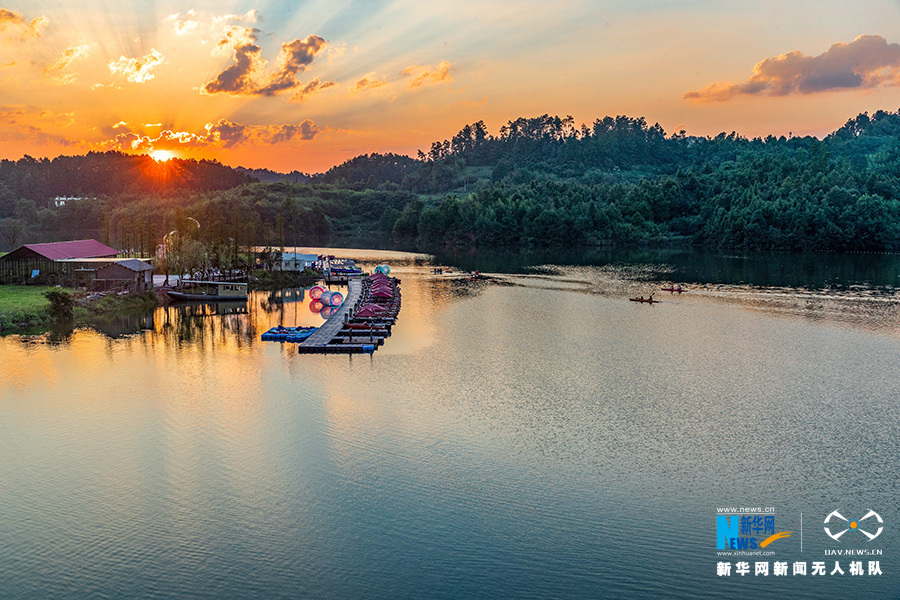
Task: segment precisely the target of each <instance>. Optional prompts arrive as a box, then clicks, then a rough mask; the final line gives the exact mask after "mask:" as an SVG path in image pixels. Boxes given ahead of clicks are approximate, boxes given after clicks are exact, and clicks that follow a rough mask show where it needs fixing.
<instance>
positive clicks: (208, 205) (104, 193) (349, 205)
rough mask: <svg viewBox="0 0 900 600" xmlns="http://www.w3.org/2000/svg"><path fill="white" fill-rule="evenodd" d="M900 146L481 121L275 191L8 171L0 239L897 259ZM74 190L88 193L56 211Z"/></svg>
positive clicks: (887, 127)
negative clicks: (664, 249)
mask: <svg viewBox="0 0 900 600" xmlns="http://www.w3.org/2000/svg"><path fill="white" fill-rule="evenodd" d="M898 139H900V111H898V112H896V113H893V112H885V111H878V112H876V113H874V114H873V115H869V114H866V113H863V114H860V115H857V116H856V117H854V118H852V119H850V120H848V121H847V123H846V124H845V125H843V126H842V127H841V128H839V129H838V130H836V131H835V132H833V133H832V134H830V135H828V136H827V137H825V138H824V139H822V140H819V139H816V138H813V137H792V136H788V137H784V136H781V137H775V136H768V137H765V138H753V139H748V138H745V137H742V136H740V135H737V134H735V133H729V134H726V133H722V134H720V135H717V136H710V137H696V136H688V135H686V134H685V133H684V132H683V131H681V132H677V133H674V134H667V133H666V132H665V131H664V130H663V129H662V127H660V126H659V125H658V124H653V125H650V124H648V123H647V121H646V120H645V119H644V118H632V117H626V116H617V117H604V118H602V119H597V120H595V121H594V122H593V123H592V124H590V125H588V124H581V125H577V124H576V123H575V122H574V120H573V119H572V118H571V117H558V116H549V115H543V116H541V117H537V118H518V119H515V120H512V121H509V122H508V123H507V124H506V125H504V126H503V127H501V128H500V130H499V131H498V133H497V134H496V135H492V134H491V133H490V132H489V131H488V129H487V127H486V126H485V125H484V123H483V122H481V121H479V122H477V123H473V124H471V125H466V126H465V127H463V128H462V129H461V130H460V131H459V132H458V133H457V134H456V135H454V136H452V137H451V138H450V139H448V140H442V141H436V142H434V143H433V144H432V145H431V147H430V148H429V149H428V150H427V151H425V150H422V151H420V152H419V154H418V156H417V157H415V158H412V157H408V156H403V155H397V154H367V155H362V156H357V157H355V158H353V159H350V160H348V161H346V162H345V163H343V164H342V165H339V166H336V167H334V168H332V169H330V170H329V171H327V172H326V173H322V174H319V175H313V176H310V177H309V178H308V179H305V177H306V176H304V178H298V177H296V176H295V177H293V178H292V179H293V180H281V181H268V182H265V183H259V182H253V181H251V178H250V176H249V173H251V172H246V171H245V172H243V173H242V172H239V171H237V170H232V169H229V168H228V167H225V166H223V165H220V164H218V163H207V162H205V161H201V162H199V163H198V162H196V161H182V162H183V164H178V165H177V167H178V169H177V171H178V173H179V174H177V175H171V174H170V175H169V176H168V180H166V181H165V182H161V180H160V178H159V177H158V176H156V175H153V173H154V169H155V168H156V167H155V166H154V165H156V166H157V167H158V166H160V165H158V164H157V163H155V161H152V160H151V159H148V158H147V157H131V156H127V155H121V154H118V153H103V154H89V155H88V156H86V157H61V158H58V159H54V160H53V161H46V160H44V161H36V160H35V159H22V160H21V161H16V162H11V161H3V162H2V163H0V234H3V232H4V230H5V229H8V227H7V226H8V225H10V223H11V222H14V223H18V224H19V225H20V228H21V231H20V232H19V237H20V238H22V239H25V238H32V239H33V241H45V240H49V239H65V238H66V237H68V238H71V237H97V238H98V239H101V240H104V241H107V242H109V243H112V244H114V245H118V247H121V248H138V249H141V251H144V252H146V251H149V249H150V248H152V247H155V245H156V244H158V243H159V241H160V239H161V236H163V235H164V234H165V233H167V232H169V231H172V230H174V229H176V226H177V224H178V223H179V219H184V218H187V217H190V218H193V219H196V221H197V222H198V223H199V224H200V229H199V230H198V231H197V232H196V233H195V234H194V233H192V234H191V235H193V236H195V238H196V239H197V240H198V241H202V242H203V244H205V248H206V252H207V254H211V255H214V256H220V255H221V256H231V257H232V260H234V259H236V258H237V256H238V255H239V251H238V248H239V247H240V245H241V244H249V243H253V244H257V245H264V244H268V245H272V246H279V245H281V246H284V245H289V246H290V245H318V244H327V243H342V242H344V243H353V240H357V239H362V238H365V239H368V240H374V239H377V240H379V242H378V243H381V244H397V245H399V246H401V247H416V248H420V249H425V250H428V249H434V248H439V247H445V246H458V245H476V246H508V247H536V246H557V245H594V246H603V245H617V244H672V243H684V244H699V245H705V246H714V247H721V248H742V249H819V250H837V251H849V250H897V249H900V141H898ZM79 159H81V160H79ZM146 161H150V162H153V163H154V164H153V165H151V164H149V163H148V162H146ZM105 164H106V165H109V166H108V168H107V167H104V165H105ZM88 165H90V166H88ZM162 166H163V167H167V168H168V169H170V170H172V167H173V166H175V165H170V164H168V163H164V164H163V165H162ZM104 173H106V175H107V176H106V177H103V174H104ZM148 173H150V174H149V175H148ZM266 179H273V177H271V176H267V177H266ZM35 182H40V185H37V184H35ZM41 186H43V187H41ZM63 190H65V191H63ZM74 194H80V195H83V196H85V197H84V198H83V199H82V200H80V201H77V202H72V203H67V204H66V205H65V206H62V207H55V206H52V205H51V204H50V203H49V202H48V200H49V199H50V198H52V197H53V195H74ZM13 233H14V232H13ZM4 237H5V238H6V244H7V246H10V245H12V244H11V240H10V239H9V238H8V237H7V236H6V235H4ZM36 238H42V239H40V240H38V239H36ZM0 241H2V239H0ZM216 245H217V246H218V247H219V249H218V250H216V249H214V246H216Z"/></svg>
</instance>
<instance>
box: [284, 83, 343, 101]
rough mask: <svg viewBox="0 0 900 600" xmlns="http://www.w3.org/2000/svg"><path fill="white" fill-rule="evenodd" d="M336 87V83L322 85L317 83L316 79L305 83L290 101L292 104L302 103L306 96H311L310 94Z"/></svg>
mask: <svg viewBox="0 0 900 600" xmlns="http://www.w3.org/2000/svg"><path fill="white" fill-rule="evenodd" d="M336 85H337V81H324V82H322V83H319V80H318V79H313V80H312V81H310V82H309V83H307V84H306V85H305V86H303V87H302V88H300V89H299V90H297V93H296V94H294V96H293V97H292V98H291V101H292V102H303V101H304V100H305V99H306V98H307V97H308V96H311V95H312V94H314V93H316V92H318V91H321V90H325V89H328V88H330V87H334V86H336Z"/></svg>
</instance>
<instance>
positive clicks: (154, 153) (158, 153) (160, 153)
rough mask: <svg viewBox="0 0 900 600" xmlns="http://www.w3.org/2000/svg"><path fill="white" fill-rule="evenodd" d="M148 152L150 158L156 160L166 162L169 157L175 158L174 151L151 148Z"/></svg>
mask: <svg viewBox="0 0 900 600" xmlns="http://www.w3.org/2000/svg"><path fill="white" fill-rule="evenodd" d="M149 154H150V158H152V159H153V160H155V161H156V162H166V161H167V160H169V159H172V158H175V153H174V152H172V151H171V150H151V151H150V152H149Z"/></svg>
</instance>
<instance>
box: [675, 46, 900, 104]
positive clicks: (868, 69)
mask: <svg viewBox="0 0 900 600" xmlns="http://www.w3.org/2000/svg"><path fill="white" fill-rule="evenodd" d="M895 85H900V44H888V42H887V40H885V39H884V38H883V37H881V36H880V35H861V36H859V37H857V38H856V39H855V40H853V41H852V42H850V43H849V44H845V43H843V42H838V43H837V44H834V45H833V46H831V48H829V49H828V50H827V51H826V52H823V53H822V54H819V55H818V56H806V55H804V54H803V53H802V52H800V51H799V50H794V51H792V52H788V53H786V54H780V55H778V56H774V57H771V58H767V59H765V60H763V61H761V62H759V63H757V64H756V66H754V67H753V75H751V76H750V79H748V80H747V81H745V82H744V83H719V82H716V83H713V84H712V85H709V86H707V87H705V88H704V89H702V90H697V91H693V92H688V93H686V94H685V95H684V97H685V99H687V100H693V101H696V102H710V101H718V102H724V101H727V100H731V99H732V98H734V97H735V96H740V95H748V96H754V95H763V96H786V95H788V94H797V93H799V94H814V93H818V92H829V91H835V90H845V89H856V88H874V87H888V86H895Z"/></svg>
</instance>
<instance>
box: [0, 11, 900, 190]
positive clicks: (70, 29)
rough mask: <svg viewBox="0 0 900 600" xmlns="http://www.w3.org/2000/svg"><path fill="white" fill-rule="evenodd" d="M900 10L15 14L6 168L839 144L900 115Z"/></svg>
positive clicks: (1, 95) (4, 122)
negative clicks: (594, 127) (651, 135)
mask: <svg viewBox="0 0 900 600" xmlns="http://www.w3.org/2000/svg"><path fill="white" fill-rule="evenodd" d="M897 23H900V0H872V1H867V0H861V1H860V2H856V3H849V2H846V0H840V1H835V0H817V1H788V2H785V1H784V0H779V1H772V0H755V1H754V2H747V1H746V0H740V1H738V0H716V1H706V0H555V1H553V2H548V1H546V0H544V1H536V0H515V1H508V0H505V1H500V0H480V1H469V0H454V1H453V2H448V1H446V0H443V1H437V0H415V1H413V0H384V1H378V0H295V1H293V2H289V3H288V2H283V1H271V0H268V1H265V0H264V1H255V2H250V1H248V2H245V1H242V0H239V1H235V0H221V1H217V2H210V1H208V0H202V1H197V2H175V1H168V0H80V1H78V2H71V1H67V2H60V1H46V0H6V1H5V2H4V0H0V158H5V159H12V160H16V159H19V158H21V157H22V156H23V155H26V154H27V155H30V156H33V157H36V158H41V157H51V158H52V157H54V156H57V155H60V154H64V155H76V154H84V153H86V152H89V151H104V150H120V151H123V152H130V153H148V154H150V155H151V156H154V157H156V158H158V159H160V160H163V159H165V158H168V157H172V156H175V157H179V158H197V159H201V158H207V159H216V160H219V161H220V162H222V163H224V164H227V165H231V166H238V165H240V166H245V167H252V168H269V169H273V170H276V171H282V172H287V171H292V170H298V171H302V172H322V171H325V170H327V169H328V168H330V167H332V166H334V165H336V164H340V163H341V162H343V161H345V160H347V159H349V158H352V157H353V156H357V155H359V154H364V153H371V152H382V153H383V152H398V153H403V154H410V155H415V153H416V150H418V149H423V150H427V149H428V148H429V147H430V145H431V142H433V141H436V140H442V139H449V138H450V137H452V136H453V135H454V134H455V133H456V132H457V131H459V130H460V129H461V128H462V127H463V126H464V125H466V124H468V123H474V122H476V121H479V120H483V121H484V122H485V124H486V125H487V126H488V129H489V130H490V131H491V132H492V133H494V134H496V133H497V132H498V131H499V128H500V127H501V126H502V125H503V124H505V123H506V122H507V121H510V120H514V119H516V118H518V117H536V116H540V115H543V114H551V115H560V116H566V115H571V116H573V117H574V119H575V121H576V123H578V124H581V123H587V124H590V123H591V122H593V120H594V119H596V118H602V117H604V116H606V115H612V116H615V115H628V116H632V117H639V116H643V117H645V118H646V119H647V121H648V122H649V123H659V124H660V125H662V127H663V128H664V129H665V130H666V131H667V132H668V133H674V132H677V131H680V130H685V131H686V133H687V134H688V135H715V134H717V133H719V132H722V131H725V132H731V131H736V132H737V133H739V134H742V135H745V136H748V137H754V136H765V135H769V134H773V135H789V134H793V135H816V136H819V137H822V136H824V135H827V134H828V133H830V132H831V131H833V130H835V129H837V128H838V127H840V126H841V125H843V123H844V122H846V121H847V119H849V118H851V117H854V116H856V115H857V114H858V113H861V112H865V111H868V112H870V113H871V112H874V111H876V110H879V109H880V110H888V111H895V110H898V109H900V31H898V28H897V27H896V24H897Z"/></svg>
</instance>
